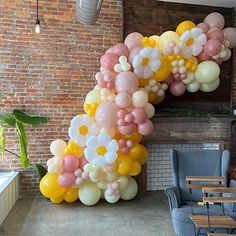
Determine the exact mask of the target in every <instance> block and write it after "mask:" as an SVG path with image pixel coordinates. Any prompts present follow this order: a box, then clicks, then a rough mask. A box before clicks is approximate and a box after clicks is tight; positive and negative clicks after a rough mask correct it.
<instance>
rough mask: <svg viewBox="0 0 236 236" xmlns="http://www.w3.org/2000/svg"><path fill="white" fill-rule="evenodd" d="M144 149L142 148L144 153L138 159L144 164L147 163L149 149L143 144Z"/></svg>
mask: <svg viewBox="0 0 236 236" xmlns="http://www.w3.org/2000/svg"><path fill="white" fill-rule="evenodd" d="M142 149H143V150H142V155H141V156H140V158H139V160H138V161H139V162H140V164H141V165H144V164H145V163H146V161H147V159H148V150H147V148H146V147H144V146H143V145H142Z"/></svg>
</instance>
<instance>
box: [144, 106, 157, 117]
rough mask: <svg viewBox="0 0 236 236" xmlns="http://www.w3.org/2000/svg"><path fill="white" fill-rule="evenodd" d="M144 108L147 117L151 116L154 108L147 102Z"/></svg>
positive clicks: (153, 113)
mask: <svg viewBox="0 0 236 236" xmlns="http://www.w3.org/2000/svg"><path fill="white" fill-rule="evenodd" d="M144 110H145V111H146V114H147V117H148V119H150V118H152V117H153V116H154V115H155V108H154V106H153V105H152V104H151V103H147V104H146V106H145V107H144Z"/></svg>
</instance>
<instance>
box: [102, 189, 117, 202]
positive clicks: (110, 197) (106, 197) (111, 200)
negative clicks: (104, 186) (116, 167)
mask: <svg viewBox="0 0 236 236" xmlns="http://www.w3.org/2000/svg"><path fill="white" fill-rule="evenodd" d="M104 197H105V199H106V201H107V202H109V203H116V202H118V201H119V200H120V195H119V194H118V195H112V196H109V195H108V194H107V192H106V191H105V194H104Z"/></svg>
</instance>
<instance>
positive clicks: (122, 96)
mask: <svg viewBox="0 0 236 236" xmlns="http://www.w3.org/2000/svg"><path fill="white" fill-rule="evenodd" d="M115 103H116V105H117V106H118V107H120V108H127V107H129V106H130V105H131V103H132V98H131V96H130V94H129V93H126V92H121V93H119V94H117V96H116V98H115Z"/></svg>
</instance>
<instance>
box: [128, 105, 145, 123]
mask: <svg viewBox="0 0 236 236" xmlns="http://www.w3.org/2000/svg"><path fill="white" fill-rule="evenodd" d="M131 114H132V115H133V116H134V122H135V123H136V124H141V123H144V121H145V120H146V119H147V114H146V111H145V110H144V108H143V107H137V108H134V109H133V110H132V111H131Z"/></svg>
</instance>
